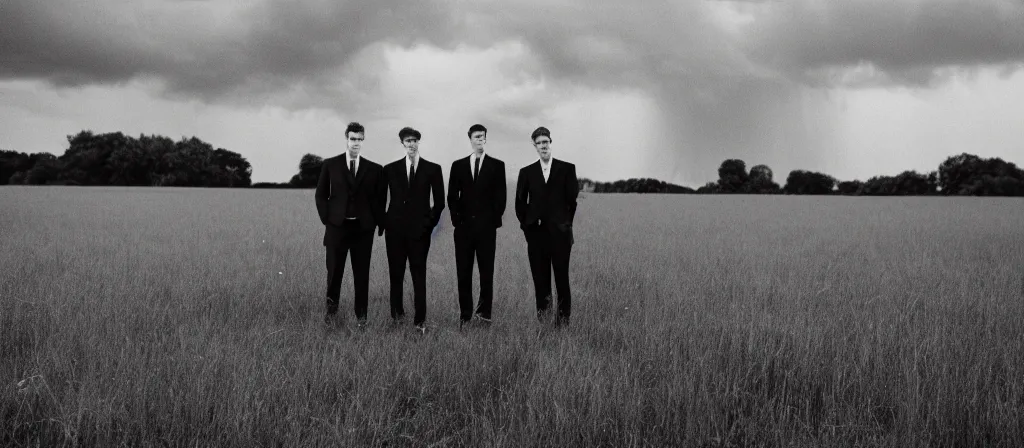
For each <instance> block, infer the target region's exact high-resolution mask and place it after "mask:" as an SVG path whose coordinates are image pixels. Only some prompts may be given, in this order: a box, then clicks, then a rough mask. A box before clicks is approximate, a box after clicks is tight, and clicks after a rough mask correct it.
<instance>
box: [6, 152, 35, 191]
mask: <svg viewBox="0 0 1024 448" xmlns="http://www.w3.org/2000/svg"><path fill="white" fill-rule="evenodd" d="M31 168H32V162H31V160H30V159H29V157H28V154H25V153H22V152H17V151H7V150H0V185H5V184H7V183H12V184H21V183H22V181H23V177H24V172H25V171H28V170H29V169H31ZM19 171H20V172H23V173H22V177H19V178H18V179H16V180H18V182H13V181H11V176H13V175H14V173H17V172H19Z"/></svg>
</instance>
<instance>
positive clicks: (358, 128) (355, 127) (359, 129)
mask: <svg viewBox="0 0 1024 448" xmlns="http://www.w3.org/2000/svg"><path fill="white" fill-rule="evenodd" d="M349 132H356V133H360V134H366V129H365V128H363V125H361V124H359V123H356V122H354V121H353V122H351V123H349V124H348V127H346V128H345V138H348V133H349Z"/></svg>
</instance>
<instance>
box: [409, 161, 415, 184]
mask: <svg viewBox="0 0 1024 448" xmlns="http://www.w3.org/2000/svg"><path fill="white" fill-rule="evenodd" d="M414 177H416V161H414V160H412V159H409V184H410V185H411V184H412V178H414Z"/></svg>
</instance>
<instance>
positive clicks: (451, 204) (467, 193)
mask: <svg viewBox="0 0 1024 448" xmlns="http://www.w3.org/2000/svg"><path fill="white" fill-rule="evenodd" d="M472 170H473V167H472V165H471V164H470V163H469V156H466V157H463V158H461V159H458V160H456V161H455V162H452V170H451V172H450V173H449V174H448V213H449V214H450V215H451V218H452V225H453V226H455V227H461V226H469V227H470V230H472V231H477V230H487V229H492V230H493V229H497V228H499V227H501V217H502V216H503V215H504V214H505V203H506V202H507V201H508V198H507V197H506V194H507V193H506V191H507V187H506V186H505V162H502V161H501V160H498V159H496V158H494V157H491V155H490V154H487V155H486V156H485V157H484V159H483V162H481V163H480V173H479V177H478V178H477V179H476V180H475V181H474V180H473V171H472Z"/></svg>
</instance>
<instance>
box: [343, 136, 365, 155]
mask: <svg viewBox="0 0 1024 448" xmlns="http://www.w3.org/2000/svg"><path fill="white" fill-rule="evenodd" d="M345 144H346V146H348V152H349V154H351V155H352V157H355V156H358V155H359V150H360V149H362V147H363V133H362V132H349V133H348V138H347V139H346V141H345Z"/></svg>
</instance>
